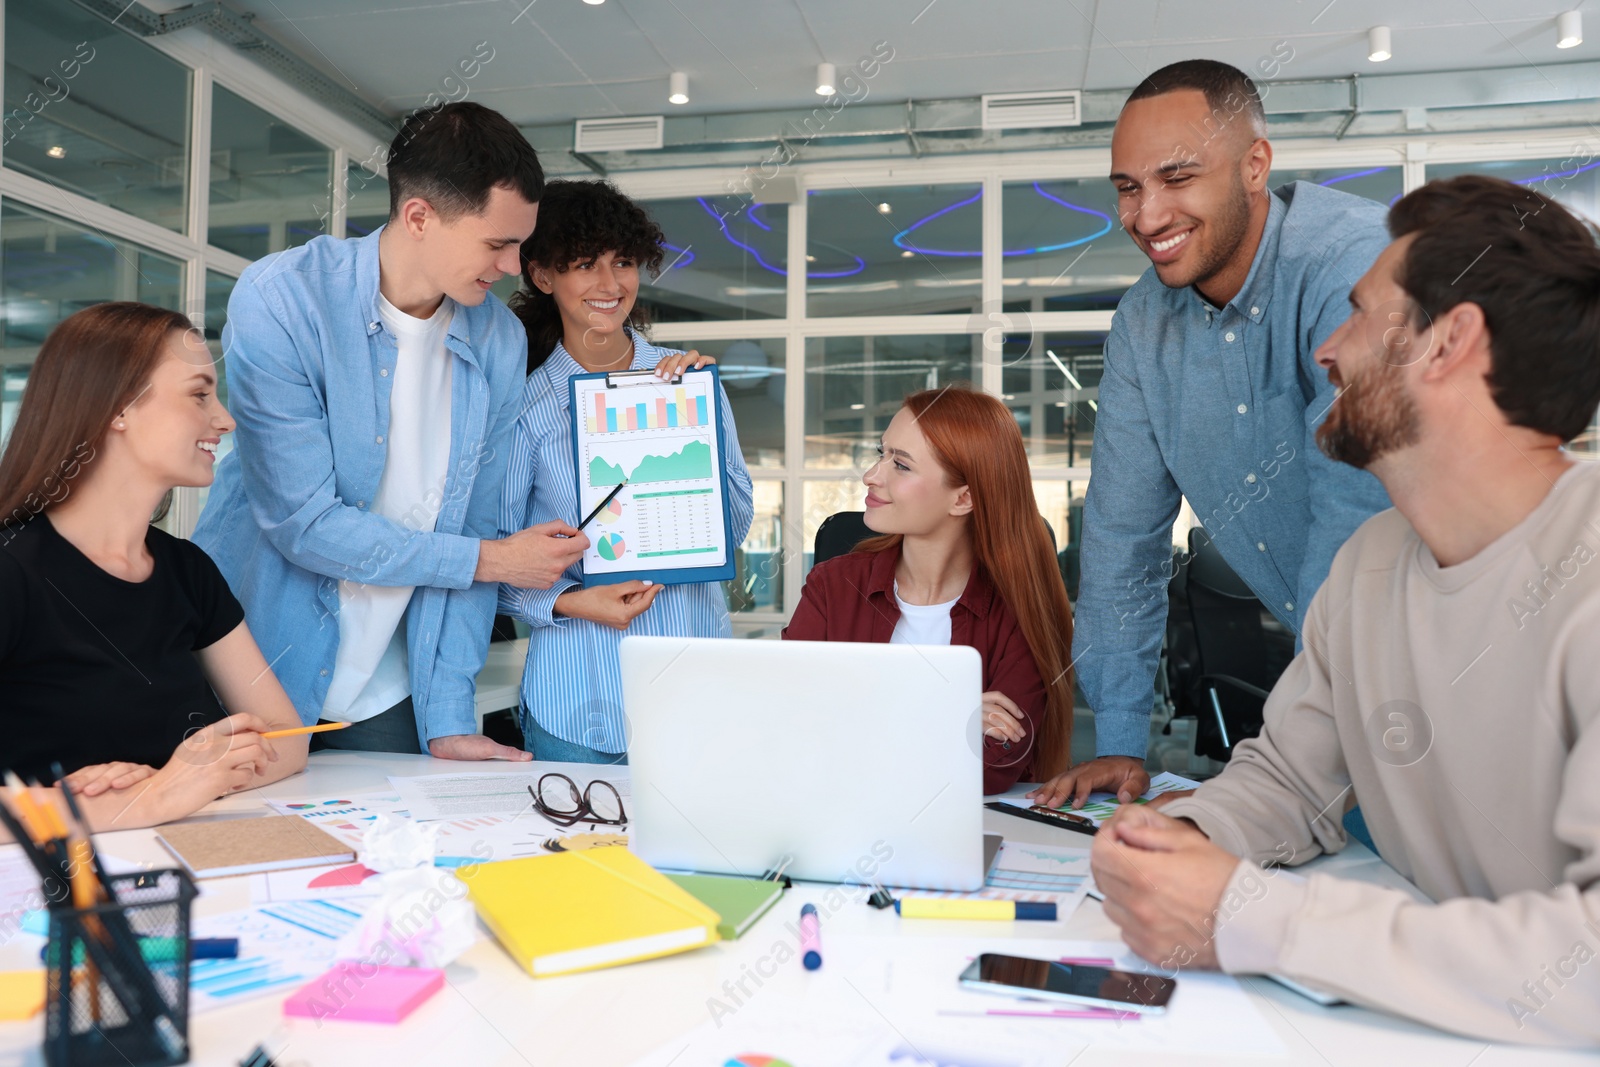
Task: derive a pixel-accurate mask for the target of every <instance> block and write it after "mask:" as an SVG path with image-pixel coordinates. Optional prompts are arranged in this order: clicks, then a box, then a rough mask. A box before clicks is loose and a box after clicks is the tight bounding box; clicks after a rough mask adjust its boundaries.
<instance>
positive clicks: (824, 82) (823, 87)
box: [817, 63, 835, 96]
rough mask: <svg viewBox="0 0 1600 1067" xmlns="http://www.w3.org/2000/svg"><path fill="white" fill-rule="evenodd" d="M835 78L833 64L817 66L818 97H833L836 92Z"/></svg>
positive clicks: (819, 64)
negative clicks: (834, 87)
mask: <svg viewBox="0 0 1600 1067" xmlns="http://www.w3.org/2000/svg"><path fill="white" fill-rule="evenodd" d="M834 77H835V75H834V69H833V64H832V63H818V64H817V95H818V96H832V95H833V92H834V89H833V81H834Z"/></svg>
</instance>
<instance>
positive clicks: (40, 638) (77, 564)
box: [0, 515, 244, 781]
mask: <svg viewBox="0 0 1600 1067" xmlns="http://www.w3.org/2000/svg"><path fill="white" fill-rule="evenodd" d="M13 531H14V532H15V533H16V537H15V538H14V539H12V540H10V541H9V542H8V541H6V540H5V536H6V535H7V534H9V533H11V532H13ZM144 543H145V547H146V548H148V549H149V550H150V555H151V556H152V557H154V560H155V568H154V570H153V571H152V572H151V574H150V577H149V578H147V579H146V580H145V581H143V582H125V581H123V580H122V579H120V578H117V577H114V576H113V575H111V574H108V573H106V572H105V571H103V570H101V569H100V568H99V567H97V566H95V565H94V563H92V562H91V561H90V560H89V558H88V557H87V556H85V555H84V554H83V553H82V552H79V551H78V550H77V549H76V548H75V547H73V545H72V543H71V542H70V541H68V540H67V539H66V538H64V537H62V536H61V535H60V534H59V533H57V532H56V529H55V527H54V526H52V525H51V524H50V520H49V518H48V517H47V516H43V515H41V516H38V517H36V518H34V519H33V520H31V521H30V522H28V523H27V524H26V525H24V526H23V527H21V529H20V530H17V529H16V528H15V527H13V528H11V529H9V530H0V768H10V769H12V770H15V771H16V772H17V773H18V774H20V775H22V776H24V777H30V776H31V777H37V778H39V779H40V780H41V781H48V780H49V778H50V770H49V768H50V763H51V761H53V760H60V761H61V765H62V767H63V768H64V769H65V770H66V772H67V773H68V774H71V773H72V772H73V771H74V770H76V769H78V768H79V767H83V766H86V765H88V764H91V763H110V762H112V761H114V760H127V761H129V762H132V763H147V764H149V765H150V766H152V767H160V766H161V765H162V764H164V763H166V762H167V760H169V759H171V758H172V753H173V750H175V749H176V748H177V747H178V744H179V742H181V741H182V740H183V738H184V737H185V735H186V734H188V733H189V732H190V731H191V730H194V729H196V728H197V727H202V726H205V725H207V724H208V723H212V722H215V721H216V720H218V719H220V718H222V717H223V710H222V706H221V705H220V704H219V703H218V702H217V698H216V694H214V693H213V692H212V691H211V686H210V684H209V683H208V682H207V681H206V678H205V675H204V674H203V673H202V672H201V670H200V661H199V660H198V659H197V658H196V657H195V654H194V653H195V652H196V651H197V650H199V649H202V648H205V647H206V646H208V645H211V644H213V643H215V642H216V641H219V640H221V639H222V638H224V637H226V636H227V635H228V634H229V633H231V632H232V631H233V629H234V627H236V626H238V625H239V623H241V622H243V621H244V609H243V608H242V607H240V606H239V601H238V600H237V599H236V598H235V597H234V595H233V593H232V592H231V591H230V590H229V589H228V583H227V580H226V579H225V578H223V577H222V572H221V571H219V570H218V569H217V565H216V564H215V563H213V562H212V561H211V557H210V556H207V555H206V554H205V552H204V551H203V550H202V549H201V548H200V547H199V546H198V545H195V544H193V543H192V542H189V541H184V540H180V539H179V538H176V537H173V536H172V535H170V534H167V533H163V532H162V531H161V530H158V529H156V528H155V527H154V526H152V527H150V530H149V532H148V533H147V534H145V539H144Z"/></svg>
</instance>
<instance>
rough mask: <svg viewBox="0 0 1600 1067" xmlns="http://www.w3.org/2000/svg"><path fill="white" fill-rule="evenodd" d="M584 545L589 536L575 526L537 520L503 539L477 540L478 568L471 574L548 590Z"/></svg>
mask: <svg viewBox="0 0 1600 1067" xmlns="http://www.w3.org/2000/svg"><path fill="white" fill-rule="evenodd" d="M588 547H589V538H588V537H587V536H585V535H584V533H583V532H582V531H581V530H579V529H578V528H577V527H576V526H568V525H567V524H566V523H564V522H562V521H561V520H560V519H554V520H552V521H550V522H541V523H540V524H539V525H537V526H530V527H528V528H527V529H526V530H519V531H517V532H516V533H514V534H512V535H511V536H510V537H507V538H505V539H504V540H500V541H480V542H478V569H477V571H476V573H474V574H473V576H472V577H473V580H474V581H479V582H505V583H506V584H507V585H514V586H516V587H517V588H519V589H549V588H550V587H551V586H552V585H554V584H555V583H556V579H557V578H560V577H561V575H562V572H564V571H565V570H566V569H567V568H568V567H570V566H572V565H573V564H574V563H576V562H578V560H580V559H582V558H583V550H584V549H586V548H588Z"/></svg>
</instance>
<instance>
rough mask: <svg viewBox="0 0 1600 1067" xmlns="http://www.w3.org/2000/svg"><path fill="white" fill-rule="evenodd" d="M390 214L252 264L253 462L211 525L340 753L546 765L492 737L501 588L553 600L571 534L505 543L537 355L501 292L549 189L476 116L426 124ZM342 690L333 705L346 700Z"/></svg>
mask: <svg viewBox="0 0 1600 1067" xmlns="http://www.w3.org/2000/svg"><path fill="white" fill-rule="evenodd" d="M388 167H389V187H390V219H389V222H388V224H387V225H385V226H384V227H383V228H382V229H380V230H379V231H378V232H377V233H374V234H372V235H371V236H369V237H365V238H362V239H360V240H352V241H337V240H334V239H332V238H327V237H320V238H317V239H316V240H314V241H312V242H311V243H310V244H308V245H305V246H304V247H301V248H294V249H290V250H289V251H287V252H280V253H277V254H276V255H272V256H268V257H266V258H265V259H262V260H260V261H258V262H257V263H254V264H252V265H251V267H250V268H249V269H248V270H246V271H245V273H244V275H243V276H242V277H241V278H240V279H239V283H238V285H237V286H235V287H234V290H233V296H232V298H231V299H230V300H229V302H228V324H227V327H226V328H225V329H224V331H223V338H222V340H223V351H224V356H225V358H226V359H227V374H228V386H229V389H230V392H231V394H232V404H231V408H232V412H233V415H234V418H235V419H236V420H237V422H238V431H237V442H238V443H237V446H236V448H235V450H234V451H233V453H232V454H230V455H229V456H228V457H227V458H225V459H224V460H223V461H222V463H221V464H220V466H219V469H218V471H217V478H216V482H215V483H214V486H213V488H212V490H211V496H210V498H209V500H208V501H207V504H206V509H205V513H204V514H203V515H202V516H201V517H200V524H199V526H198V528H197V529H196V530H195V534H194V539H195V541H196V542H197V543H198V544H199V545H200V546H201V547H202V548H204V549H205V550H206V551H207V552H208V553H209V554H210V555H211V556H212V558H213V559H215V560H216V562H217V564H218V566H220V567H221V569H222V572H223V574H224V575H225V576H226V577H227V579H228V582H229V584H230V585H231V586H232V588H233V590H234V592H235V593H236V594H237V595H238V597H239V599H240V600H241V601H242V602H243V603H244V606H245V617H246V620H247V621H248V622H249V624H250V629H251V631H252V633H254V634H255V636H256V640H257V642H258V643H259V644H260V645H261V649H262V651H263V652H264V653H265V654H266V656H267V658H268V660H269V662H270V663H271V666H272V669H273V670H274V671H275V672H276V674H277V676H278V678H279V680H281V681H282V683H283V686H284V688H285V689H286V690H287V691H288V693H289V696H290V698H291V699H292V700H293V701H294V704H295V707H296V709H297V710H298V711H299V713H300V717H301V719H302V720H303V721H305V722H307V723H311V722H315V721H317V720H318V719H319V718H321V719H324V720H328V721H340V722H349V723H351V726H350V727H349V728H347V729H345V730H342V731H339V732H336V733H331V734H325V735H321V736H322V737H323V738H332V739H336V741H335V744H336V745H337V747H342V748H367V749H378V750H386V751H410V752H418V751H427V752H429V753H431V754H432V755H434V756H440V757H444V758H448V759H492V758H500V759H514V760H525V759H528V758H529V756H528V754H527V753H526V752H523V751H521V750H519V749H513V748H508V747H506V746H503V745H499V744H496V743H495V742H493V741H491V740H489V739H488V738H487V737H484V736H483V735H481V734H480V733H478V727H477V724H476V718H475V714H474V713H475V701H474V695H475V679H476V676H477V674H478V672H479V671H480V670H481V669H482V667H483V663H484V658H485V655H486V652H487V649H488V643H489V632H490V629H491V627H492V625H493V620H494V611H495V599H496V595H497V593H498V588H499V583H500V582H507V583H510V584H512V585H515V586H519V587H523V588H547V587H548V586H549V585H550V584H551V583H552V582H553V581H555V579H556V578H557V577H559V576H560V574H561V573H562V571H563V570H565V569H566V567H568V566H569V565H570V564H572V563H573V562H575V561H576V560H577V559H578V558H579V557H580V555H581V554H582V551H583V549H584V548H585V547H586V546H587V545H588V539H587V538H585V537H584V536H583V535H582V534H581V533H579V532H578V531H577V530H576V529H574V528H573V527H571V526H570V525H568V524H567V523H565V522H551V523H544V524H541V525H540V526H536V527H530V528H529V529H526V530H522V531H519V532H516V533H513V534H511V535H510V536H508V537H505V538H500V539H496V534H497V532H498V531H497V517H498V510H499V503H500V488H501V483H502V482H503V481H504V478H505V469H506V457H507V454H508V451H509V449H508V444H509V441H510V436H511V430H512V427H513V425H514V424H515V422H516V417H517V412H518V404H519V402H520V397H521V392H522V382H523V372H524V368H525V365H526V361H527V340H526V336H525V334H524V332H523V328H522V325H521V324H520V323H519V322H518V321H517V319H516V318H515V317H514V316H513V315H512V314H511V313H510V312H509V311H507V310H506V308H505V306H504V305H503V304H501V303H500V302H499V301H498V300H497V299H496V298H495V297H494V296H492V295H491V294H490V293H489V287H490V286H491V285H493V284H494V282H496V281H497V280H499V279H500V278H501V277H502V276H503V275H505V274H508V273H513V272H516V271H518V270H519V267H520V265H519V261H518V246H519V245H520V244H521V242H522V241H523V240H524V239H526V238H527V237H528V235H529V234H531V233H532V232H533V228H534V223H535V221H536V219H537V216H538V208H539V205H538V201H539V197H540V195H541V193H542V191H543V188H544V174H543V171H542V170H541V169H540V167H539V160H538V156H537V155H536V154H535V153H534V150H533V148H532V147H531V146H530V145H529V144H528V142H527V141H526V140H525V139H524V138H523V136H522V135H521V133H519V132H518V131H517V128H516V127H515V126H513V125H512V124H511V123H510V122H509V121H507V120H506V119H505V118H504V117H503V116H501V115H499V114H497V113H496V112H493V111H491V110H489V109H488V108H485V107H483V106H482V105H479V104H474V103H467V102H461V103H454V104H446V105H443V106H442V107H437V108H430V109H425V110H423V111H419V112H417V113H415V114H414V115H412V116H411V118H410V119H408V120H407V121H406V124H405V125H404V127H403V128H402V129H401V131H400V133H399V135H398V136H397V137H396V138H395V141H394V144H393V146H392V147H391V149H390V154H389V159H388ZM330 690H331V695H330Z"/></svg>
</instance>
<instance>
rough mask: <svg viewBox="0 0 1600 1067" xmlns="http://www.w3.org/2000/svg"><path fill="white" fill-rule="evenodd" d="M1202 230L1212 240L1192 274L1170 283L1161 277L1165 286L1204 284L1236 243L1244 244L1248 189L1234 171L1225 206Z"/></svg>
mask: <svg viewBox="0 0 1600 1067" xmlns="http://www.w3.org/2000/svg"><path fill="white" fill-rule="evenodd" d="M1206 229H1207V230H1209V231H1210V232H1211V233H1212V234H1213V240H1214V243H1213V244H1212V245H1211V247H1210V248H1207V249H1205V250H1204V256H1203V258H1202V259H1201V260H1200V262H1199V264H1198V265H1196V267H1195V268H1194V272H1193V277H1191V278H1188V279H1174V280H1173V281H1171V282H1168V281H1166V280H1165V279H1162V283H1163V284H1164V285H1166V286H1167V287H1168V288H1169V289H1183V288H1187V287H1188V286H1191V285H1193V286H1204V285H1205V283H1206V282H1208V281H1210V280H1211V279H1212V278H1215V277H1216V276H1217V275H1218V274H1220V273H1222V271H1223V270H1225V269H1226V268H1227V266H1228V264H1229V263H1230V262H1232V260H1233V257H1234V255H1235V254H1236V253H1237V252H1238V251H1239V246H1240V245H1242V244H1244V239H1245V237H1246V236H1247V235H1248V234H1249V233H1250V190H1249V189H1247V188H1245V184H1244V179H1243V178H1241V177H1239V175H1238V174H1237V173H1235V174H1234V176H1233V190H1232V192H1231V193H1230V194H1229V196H1228V200H1227V205H1226V207H1225V208H1224V210H1223V212H1222V214H1220V215H1218V216H1217V217H1216V218H1214V219H1213V220H1212V221H1211V222H1210V223H1209V224H1208V225H1207V226H1206ZM1157 277H1160V275H1159V274H1158V275H1157Z"/></svg>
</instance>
